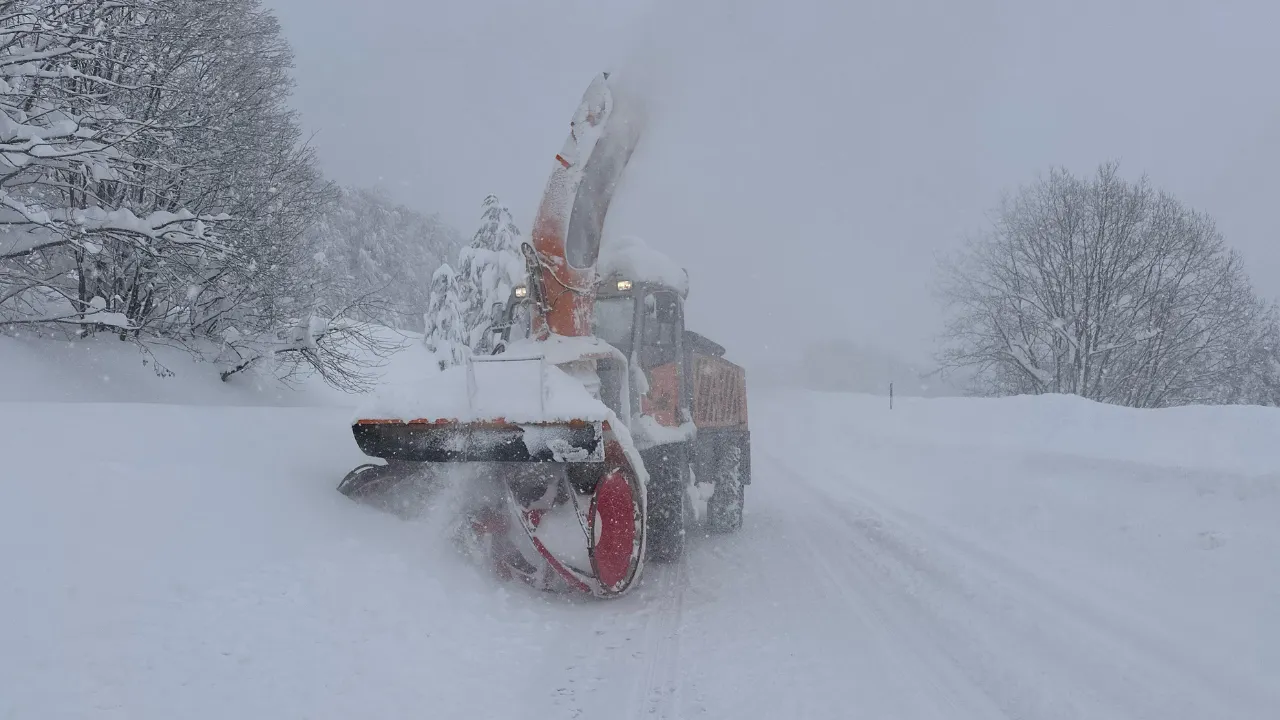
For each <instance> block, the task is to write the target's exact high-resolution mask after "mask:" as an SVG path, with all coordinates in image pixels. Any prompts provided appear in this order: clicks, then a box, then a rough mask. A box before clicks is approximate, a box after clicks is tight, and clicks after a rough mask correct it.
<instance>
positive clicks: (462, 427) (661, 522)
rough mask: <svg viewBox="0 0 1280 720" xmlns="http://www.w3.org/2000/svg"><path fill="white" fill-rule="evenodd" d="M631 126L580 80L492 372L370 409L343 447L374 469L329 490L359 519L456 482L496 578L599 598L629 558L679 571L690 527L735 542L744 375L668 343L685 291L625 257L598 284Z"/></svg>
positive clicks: (631, 110)
mask: <svg viewBox="0 0 1280 720" xmlns="http://www.w3.org/2000/svg"><path fill="white" fill-rule="evenodd" d="M642 122H643V118H642V114H641V112H640V108H639V107H638V105H637V104H636V103H635V102H634V101H633V98H631V97H629V96H628V95H627V94H626V93H625V92H622V91H620V88H618V87H617V86H616V85H615V83H614V82H613V81H612V80H611V78H610V76H609V74H607V73H602V74H601V75H599V76H597V77H596V78H595V79H594V81H593V82H592V83H591V85H590V86H589V87H588V89H587V91H586V93H585V95H584V96H583V99H582V102H581V104H580V105H579V107H578V110H577V112H576V113H575V115H574V117H573V121H572V122H571V124H570V133H569V138H568V140H567V141H566V142H565V144H564V147H563V148H562V149H561V151H560V153H559V154H558V155H556V158H555V164H554V165H553V170H552V173H551V177H550V179H549V180H548V182H547V186H546V191H545V193H544V195H543V198H542V202H541V205H540V206H539V208H538V214H537V217H536V219H535V221H534V225H533V231H532V243H525V244H524V245H523V246H522V248H521V249H522V252H523V253H524V259H525V268H526V275H527V278H526V280H527V284H526V285H523V286H520V287H518V288H516V289H515V291H514V292H513V296H512V298H510V299H509V301H508V303H507V305H506V307H505V316H506V318H505V321H504V322H503V323H502V324H501V326H500V327H499V328H498V332H500V333H501V334H502V338H501V340H500V341H499V342H497V343H496V350H495V354H494V355H490V356H473V357H469V358H467V359H466V361H465V362H464V363H463V364H462V365H459V366H455V367H451V368H448V369H446V370H444V371H439V372H436V371H430V370H424V377H423V378H422V381H421V383H420V384H418V385H415V386H414V387H412V388H408V389H402V388H394V389H388V390H386V391H383V392H381V393H380V394H379V395H378V396H377V397H375V398H374V399H373V400H372V401H371V402H370V403H369V405H368V406H367V407H365V408H362V409H361V415H360V416H359V419H357V420H356V421H355V423H354V425H353V428H352V429H353V433H354V435H355V439H356V442H357V444H358V445H359V447H360V449H361V451H362V452H364V453H365V454H366V455H369V456H372V457H377V458H382V459H384V460H385V461H386V464H382V465H376V464H367V465H362V466H360V467H358V468H356V469H355V470H353V471H352V472H351V473H349V474H348V475H347V477H346V478H344V480H343V481H342V483H341V484H340V485H339V490H340V491H342V492H343V493H344V494H346V495H347V496H349V497H351V498H353V499H357V500H361V501H373V500H374V499H375V498H376V497H378V496H379V495H380V494H381V493H383V492H384V491H387V490H388V489H390V488H394V487H396V486H398V485H400V484H401V483H404V482H405V481H406V480H409V479H411V478H413V477H415V476H418V475H419V474H420V473H421V472H422V469H423V468H424V467H425V468H428V472H430V470H429V469H430V468H438V467H439V466H437V465H436V464H438V463H454V464H457V463H461V464H466V465H470V466H471V467H472V468H473V472H472V473H471V474H472V479H471V481H470V482H472V483H474V484H478V485H481V486H483V487H484V488H485V490H484V491H483V492H479V493H477V494H476V495H477V497H479V498H481V499H480V500H479V501H478V502H477V504H476V506H475V507H474V508H472V510H471V511H470V513H469V515H470V523H469V527H470V530H471V531H472V532H473V533H474V538H475V539H476V540H477V541H478V543H477V545H478V546H482V547H485V548H487V552H488V553H489V554H490V557H491V559H492V561H493V563H494V566H495V568H496V569H497V571H498V572H499V573H500V574H501V575H502V576H505V577H511V576H516V577H519V578H521V579H523V580H524V581H526V582H528V583H530V584H532V585H534V586H537V587H541V588H546V589H564V588H569V589H574V590H579V591H584V592H589V593H591V594H593V595H596V596H600V597H609V596H616V595H619V594H621V593H623V592H625V591H626V590H627V589H628V588H629V587H631V586H633V584H634V583H635V582H636V581H637V579H638V578H639V577H640V575H641V571H642V568H643V565H644V563H645V560H646V557H651V558H653V559H658V560H670V559H674V558H676V557H679V555H680V553H681V552H682V550H683V543H684V534H685V526H686V523H687V522H688V521H689V520H690V516H692V517H693V519H696V518H698V517H703V518H704V519H705V520H706V521H707V524H708V525H709V526H711V528H712V529H718V530H733V529H736V528H737V527H738V525H739V524H740V523H741V516H742V497H743V493H742V489H743V486H744V485H745V484H747V483H749V482H750V460H749V458H750V447H749V433H748V432H747V428H746V388H745V375H744V374H743V372H742V369H741V368H739V367H738V366H736V365H733V364H732V363H730V362H728V361H727V360H724V359H723V357H722V356H723V354H724V349H723V348H720V347H719V346H718V345H715V343H712V342H711V341H709V340H707V339H706V338H703V337H702V336H700V335H697V334H696V333H693V332H689V331H686V330H684V327H683V299H684V296H685V294H686V293H687V274H685V273H684V271H683V270H682V269H679V268H674V266H673V265H672V264H671V263H670V262H669V261H667V260H666V259H665V258H664V257H661V256H660V255H659V254H657V253H654V252H652V251H650V250H648V248H646V247H643V246H642V245H636V244H634V243H633V244H630V245H626V246H625V247H624V248H623V250H624V251H623V252H615V254H614V257H612V258H611V259H609V260H608V262H606V263H604V264H605V265H606V267H604V268H601V267H599V266H600V265H601V260H602V258H601V236H602V233H603V227H604V220H605V216H606V214H607V212H608V208H609V203H610V200H611V199H612V196H613V193H614V188H615V186H616V184H617V182H618V180H619V178H620V177H621V175H622V173H623V170H624V169H625V167H626V165H627V163H628V161H629V159H630V157H631V155H632V151H633V150H634V149H635V147H636V145H637V143H638V141H639V137H640V134H641V129H642ZM673 268H674V269H673ZM602 270H603V271H604V272H602ZM522 314H523V315H522ZM518 315H522V316H523V317H524V318H525V319H526V321H527V322H526V324H525V325H524V326H522V327H523V330H524V333H523V334H521V335H517V336H513V335H515V330H514V328H515V327H516V325H517V324H518V323H517V322H516V320H515V318H516V316H518ZM449 467H456V465H451V466H449Z"/></svg>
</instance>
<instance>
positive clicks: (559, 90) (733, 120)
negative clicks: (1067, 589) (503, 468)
mask: <svg viewBox="0 0 1280 720" xmlns="http://www.w3.org/2000/svg"><path fill="white" fill-rule="evenodd" d="M268 2H269V4H270V5H273V6H274V7H275V9H276V10H277V11H278V13H279V15H280V18H281V21H282V23H283V25H284V29H285V33H286V35H287V37H288V39H289V40H290V42H291V43H292V44H293V46H294V48H295V50H296V53H297V70H296V78H297V82H298V90H297V93H296V96H295V103H296V106H297V107H298V108H299V110H300V111H301V113H302V115H303V121H304V124H305V125H306V127H307V128H308V129H309V130H311V131H313V132H315V133H316V136H315V139H314V142H315V144H316V146H317V147H318V148H319V151H320V153H321V157H322V159H323V162H324V165H325V169H326V170H327V171H328V172H329V173H330V174H331V175H332V176H333V177H335V178H336V179H338V180H339V181H340V182H343V183H352V184H358V185H379V186H382V187H384V188H385V189H387V190H388V191H390V192H391V193H392V194H393V195H394V196H395V197H396V199H398V200H400V201H402V202H404V203H405V204H407V205H410V206H412V207H414V208H416V209H421V210H424V211H428V212H438V213H440V214H441V215H442V216H443V217H444V218H445V219H447V220H448V221H450V222H451V223H453V224H454V225H456V226H457V227H458V228H459V229H460V230H461V231H462V232H463V233H464V234H465V235H468V236H469V235H470V233H471V232H473V231H474V229H475V226H476V223H477V222H478V220H479V211H480V202H481V200H482V199H483V198H484V196H485V195H486V194H487V193H490V192H492V193H496V194H498V195H499V196H500V197H501V198H502V199H503V200H504V201H505V202H506V203H507V204H508V205H509V206H510V207H511V208H512V211H513V213H514V214H515V217H516V221H517V222H518V223H519V224H520V226H521V230H522V231H524V232H525V233H527V232H528V230H529V226H530V225H531V221H532V218H533V213H534V211H535V209H536V204H537V202H538V199H539V196H540V194H541V192H542V188H543V183H544V182H545V180H546V178H547V175H548V173H549V172H550V170H551V163H552V158H553V157H554V155H555V153H556V152H557V151H558V150H559V148H560V146H561V144H562V142H563V140H564V137H565V135H566V132H567V128H568V120H569V117H570V115H571V114H572V112H573V110H574V108H575V107H576V105H577V103H578V101H579V99H580V98H581V95H582V91H583V90H584V89H585V87H586V85H587V83H588V82H589V81H590V79H591V78H592V76H593V75H594V74H595V73H597V72H598V71H600V70H602V69H611V70H615V71H617V72H619V73H629V74H632V75H643V77H644V78H645V80H646V83H647V85H648V87H650V89H651V90H652V91H653V109H652V117H651V121H650V126H649V132H648V134H647V135H646V137H645V138H644V139H643V140H642V144H641V146H640V149H639V150H638V151H637V154H636V156H635V158H634V160H633V164H632V166H631V168H630V171H629V172H630V174H629V175H628V176H627V177H626V179H625V181H624V187H623V188H622V190H621V192H620V194H619V196H618V197H617V198H616V200H615V205H614V208H613V210H612V212H611V215H610V220H609V224H608V226H607V228H606V232H607V233H629V234H637V235H640V236H641V237H643V238H645V239H646V240H647V241H648V242H649V243H650V244H651V245H653V246H655V247H657V248H659V249H661V250H663V251H665V252H667V253H668V254H670V255H671V256H672V257H673V258H674V259H675V260H676V261H677V262H679V263H681V264H683V265H684V266H685V267H687V268H688V269H689V273H690V276H691V280H692V285H693V289H692V291H691V293H690V297H689V306H688V313H689V325H690V327H692V328H693V329H697V330H699V331H702V332H704V333H705V334H707V335H709V336H711V337H712V338H714V339H716V340H717V341H719V342H721V343H722V344H724V345H726V346H727V347H728V348H729V352H730V356H731V357H733V358H735V359H737V360H740V361H742V362H744V363H746V364H747V365H748V366H750V367H752V368H753V369H754V368H765V369H767V368H770V367H782V366H788V365H791V366H794V365H795V363H796V362H797V359H798V355H799V354H800V353H799V348H800V347H803V346H808V345H811V344H814V343H822V342H831V341H840V342H845V343H854V344H857V345H861V346H864V347H868V348H875V349H876V350H875V352H876V353H882V354H884V355H886V356H892V358H894V359H893V360H886V361H885V362H886V363H892V362H897V361H898V360H905V361H907V362H910V363H913V364H916V365H917V366H919V367H921V368H924V369H928V368H931V367H932V365H931V364H930V354H931V352H932V349H933V335H934V333H935V332H936V331H937V330H938V322H939V317H940V309H939V307H938V305H937V303H936V302H935V299H934V297H933V296H932V295H931V283H932V273H933V269H934V254H935V253H936V252H938V251H943V250H947V249H949V248H952V247H954V246H955V245H956V243H957V242H958V241H960V240H961V239H962V238H963V237H964V236H965V235H966V234H972V233H974V232H977V231H980V230H982V228H983V226H984V224H985V222H986V217H987V213H988V211H989V210H990V209H991V208H992V207H993V206H994V205H995V204H996V203H997V202H998V201H999V199H1000V195H1001V193H1002V192H1005V191H1008V190H1012V189H1014V188H1016V186H1017V185H1019V184H1021V183H1026V182H1029V181H1031V180H1032V179H1033V178H1034V177H1035V176H1036V174H1037V173H1041V172H1044V171H1047V170H1048V169H1049V167H1050V166H1052V165H1064V166H1066V167H1068V168H1070V169H1071V170H1073V171H1076V172H1080V173H1088V172H1090V171H1092V170H1093V169H1094V168H1095V167H1096V166H1097V164H1098V163H1100V162H1102V161H1105V160H1108V159H1117V160H1119V161H1120V162H1121V170H1122V172H1123V174H1124V175H1125V176H1126V177H1128V178H1131V179H1132V178H1136V177H1137V176H1138V175H1140V174H1143V173H1146V174H1148V175H1149V176H1150V177H1151V179H1152V181H1153V182H1154V183H1155V184H1156V185H1157V186H1159V187H1162V188H1165V189H1168V190H1170V191H1172V192H1173V193H1174V194H1176V195H1177V196H1178V197H1179V198H1180V199H1181V200H1183V201H1184V202H1186V203H1187V204H1189V205H1190V206H1192V207H1194V208H1196V209H1199V210H1204V211H1207V212H1209V213H1210V214H1211V215H1213V216H1214V217H1215V218H1216V220H1217V221H1218V223H1219V227H1220V228H1221V230H1222V231H1223V232H1224V234H1225V235H1226V237H1227V239H1228V241H1229V243H1230V244H1231V245H1232V246H1234V247H1236V248H1238V249H1239V250H1241V251H1242V252H1243V253H1244V254H1245V256H1246V261H1247V267H1248V268H1249V271H1250V273H1251V275H1252V277H1253V280H1254V281H1255V283H1256V285H1257V287H1258V289H1259V290H1260V291H1261V292H1262V293H1263V294H1265V295H1268V296H1272V297H1274V296H1277V295H1280V245H1278V244H1277V241H1276V232H1275V226H1276V223H1275V220H1274V218H1275V209H1276V208H1277V207H1280V202H1278V200H1277V199H1278V198H1280V180H1278V179H1277V177H1276V173H1275V172H1274V170H1273V168H1274V167H1275V166H1276V165H1277V161H1280V129H1277V120H1278V119H1280V98H1278V97H1277V95H1278V90H1277V85H1276V83H1275V70H1276V68H1278V67H1280V45H1277V43H1275V41H1274V38H1275V27H1277V23H1280V6H1276V5H1275V4H1274V3H1269V2H1266V1H1265V0H1259V1H1257V2H1245V1H1243V0H1216V1H1205V2H1178V1H1177V0H1085V1H1083V2H1072V3H1061V2H1023V1H1018V2H1015V1H1013V0H1009V1H1003V0H976V1H974V2H968V3H963V4H960V3H954V2H947V1H945V0H916V1H907V2H901V1H894V2H889V1H885V2H840V1H836V0H827V1H826V2H819V1H818V0H792V1H791V2H788V3H778V2H766V1H765V0H736V1H728V0H717V1H713V2H693V1H689V2H661V1H652V2H646V1H644V0H625V1H624V0H592V1H590V2H588V1H587V0H543V1H540V2H537V3H536V4H535V3H530V2H527V0H492V1H489V2H478V1H477V2H457V3H421V2H419V1H418V0H358V1H357V0H268ZM961 5H963V6H961Z"/></svg>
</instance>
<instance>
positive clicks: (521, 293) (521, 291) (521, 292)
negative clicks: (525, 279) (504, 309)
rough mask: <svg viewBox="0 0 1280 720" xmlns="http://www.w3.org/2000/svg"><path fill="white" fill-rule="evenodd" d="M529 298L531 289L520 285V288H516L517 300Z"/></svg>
mask: <svg viewBox="0 0 1280 720" xmlns="http://www.w3.org/2000/svg"><path fill="white" fill-rule="evenodd" d="M527 297H529V288H527V287H525V286H524V285H519V286H517V287H516V298H517V299H523V298H527Z"/></svg>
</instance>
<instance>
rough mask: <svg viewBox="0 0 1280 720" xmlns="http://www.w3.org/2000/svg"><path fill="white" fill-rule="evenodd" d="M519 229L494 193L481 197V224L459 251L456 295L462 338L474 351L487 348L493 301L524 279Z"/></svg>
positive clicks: (503, 298) (508, 294)
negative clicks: (465, 245) (463, 331)
mask: <svg viewBox="0 0 1280 720" xmlns="http://www.w3.org/2000/svg"><path fill="white" fill-rule="evenodd" d="M521 242H522V238H521V236H520V229H519V228H517V227H516V224H515V221H514V220H513V219H512V218H511V211H510V210H509V209H507V206H505V205H503V204H502V202H501V201H500V200H499V199H498V198H497V196H494V195H489V196H488V197H486V198H485V199H484V204H483V210H482V213H481V224H480V227H479V229H477V230H476V234H475V235H474V236H473V237H472V239H471V243H470V244H469V245H468V246H467V247H464V248H463V249H462V251H461V252H460V253H459V256H458V260H459V269H458V278H457V283H458V299H459V302H460V312H461V313H462V316H463V321H464V322H465V323H466V335H465V337H466V342H467V345H468V346H469V347H471V348H472V349H473V350H474V351H475V352H477V353H485V352H488V350H489V342H490V337H489V328H490V327H492V326H493V323H494V320H495V319H496V318H495V307H494V306H495V305H500V304H505V303H506V302H507V301H508V300H509V299H510V297H511V291H512V289H513V288H514V287H515V286H516V285H519V284H521V283H522V282H524V275H525V268H524V256H523V255H521V253H520V245H521Z"/></svg>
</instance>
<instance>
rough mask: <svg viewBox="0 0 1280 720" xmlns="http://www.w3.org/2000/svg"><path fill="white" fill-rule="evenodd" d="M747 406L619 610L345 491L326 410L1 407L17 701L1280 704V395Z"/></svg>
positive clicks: (23, 712) (279, 706) (5, 659)
mask: <svg viewBox="0 0 1280 720" xmlns="http://www.w3.org/2000/svg"><path fill="white" fill-rule="evenodd" d="M756 398H758V399H755V400H753V406H752V413H753V424H754V426H755V432H754V440H755V457H754V467H755V481H754V484H753V485H752V486H751V487H750V488H749V490H748V496H747V498H748V499H747V503H748V508H749V510H750V512H749V515H748V519H747V522H746V524H745V526H744V527H743V529H742V530H741V532H740V533H738V534H736V535H733V536H727V537H722V536H716V537H710V538H698V539H697V540H696V542H694V543H693V545H692V547H691V550H690V552H689V554H688V557H687V559H686V560H685V561H684V562H683V563H680V564H678V565H671V566H651V567H650V568H649V570H648V572H647V574H646V577H645V579H644V581H643V583H642V584H641V585H640V586H639V587H638V588H636V589H635V590H634V591H633V592H632V593H631V594H630V595H628V596H627V597H624V598H622V599H619V600H616V601H612V602H592V601H585V600H579V599H564V598H556V597H547V596H541V595H538V594H535V593H532V592H530V591H528V590H526V589H524V588H521V587H518V586H507V587H502V586H500V585H499V584H498V583H497V581H496V580H494V579H493V578H492V577H490V576H488V575H486V574H485V573H484V571H483V569H481V568H476V567H473V566H471V565H469V564H467V562H466V561H464V560H463V559H462V558H461V557H460V556H459V555H458V554H457V553H456V552H454V551H453V549H452V547H451V546H450V544H449V542H448V539H447V537H445V524H444V523H443V522H441V521H439V520H438V519H437V518H434V517H433V518H430V519H428V520H426V521H421V522H403V521H400V520H397V519H395V518H392V517H390V516H387V515H384V514H381V513H378V512H376V511H373V510H371V509H369V508H364V507H359V506H356V505H354V504H352V503H350V502H349V501H347V500H346V499H345V498H343V497H342V496H341V495H339V494H338V493H336V492H335V491H334V489H333V486H334V484H335V483H336V482H337V480H338V479H339V478H340V476H341V475H342V473H343V472H344V471H345V470H346V469H348V468H349V467H350V466H352V465H353V464H355V463H356V462H359V461H360V460H361V457H360V456H359V454H358V452H357V451H356V450H355V448H354V446H353V443H351V442H350V439H349V436H348V435H347V431H346V428H345V422H346V420H347V419H348V417H349V411H348V410H344V409H334V408H305V407H304V408H280V407H274V408H273V407H256V408H247V407H194V406H175V405H130V404H114V403H100V404H51V403H0V457H2V458H4V475H3V484H2V486H0V490H2V491H3V502H0V548H3V549H4V560H3V565H2V567H3V572H0V649H2V650H0V718H4V719H6V720H7V719H8V718H37V717H38V718H49V719H52V718H84V717H102V718H173V717H182V718H224V717H271V718H304V717H305V718H353V717H361V718H399V717H464V716H465V717H498V718H503V719H504V720H509V719H515V718H575V717H581V718H597V717H621V718H626V717H635V718H696V717H706V718H720V717H725V718H779V717H796V718H835V717H866V718H911V719H927V718H948V719H952V720H954V719H968V718H999V717H1010V718H1088V719H1090V720H1102V719H1106V718H1153V719H1159V720H1170V719H1175V718H1188V719H1190V718H1196V719H1200V718H1233V719H1240V720H1250V719H1253V718H1257V719H1258V720H1263V719H1264V718H1273V717H1276V716H1277V711H1278V710H1277V709H1280V649H1278V648H1280V524H1277V523H1276V521H1275V518H1277V517H1280V474H1278V473H1280V447H1275V445H1276V444H1275V443H1274V442H1273V441H1270V442H1269V441H1268V439H1267V438H1274V437H1277V436H1278V435H1276V434H1275V433H1277V432H1280V412H1277V411H1262V410H1256V411H1255V410H1254V409H1228V410H1223V409H1200V408H1196V409H1191V410H1182V411H1171V412H1164V411H1162V412H1161V413H1146V414H1129V413H1128V411H1121V410H1118V409H1114V408H1102V407H1098V406H1094V405H1090V404H1087V403H1083V402H1078V401H1075V400H1071V399H1063V398H1035V399H1014V400H1009V401H999V402H990V403H989V402H983V401H968V400H955V401H914V402H913V401H908V402H906V403H905V404H903V405H901V406H900V407H899V408H898V409H895V410H893V411H892V413H893V414H888V413H889V411H888V410H887V408H882V407H881V403H880V401H879V400H878V399H871V398H858V397H852V396H837V395H829V396H823V395H814V394H801V393H789V392H780V391H770V392H764V393H758V394H757V395H756Z"/></svg>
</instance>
